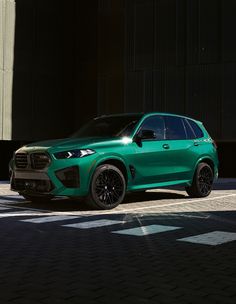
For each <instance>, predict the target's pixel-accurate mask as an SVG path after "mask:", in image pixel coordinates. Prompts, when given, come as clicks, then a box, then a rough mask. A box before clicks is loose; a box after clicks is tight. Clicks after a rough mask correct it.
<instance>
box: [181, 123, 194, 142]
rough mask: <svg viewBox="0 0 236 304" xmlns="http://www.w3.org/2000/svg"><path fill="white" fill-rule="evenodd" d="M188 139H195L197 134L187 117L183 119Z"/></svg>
mask: <svg viewBox="0 0 236 304" xmlns="http://www.w3.org/2000/svg"><path fill="white" fill-rule="evenodd" d="M183 123H184V127H185V131H186V135H187V139H195V138H196V135H195V133H194V131H193V128H192V127H191V126H190V124H189V123H188V122H187V119H183Z"/></svg>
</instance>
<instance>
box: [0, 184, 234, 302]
mask: <svg viewBox="0 0 236 304" xmlns="http://www.w3.org/2000/svg"><path fill="white" fill-rule="evenodd" d="M0 229H1V234H0V237H1V242H0V303H1V304H5V303H16V304H27V303H31V304H38V303H42V304H49V303H50V304H51V303H53V304H62V303H79V304H80V303H96V304H99V303H101V304H106V303H112V304H115V303H125V304H126V303H142V304H144V303H148V304H149V303H150V304H154V303H155V304H159V303H189V304H190V303H193V304H195V303H196V304H199V303H207V304H208V303H210V304H211V303H212V304H213V303H214V304H217V303H222V304H231V303H232V304H233V303H236V254H235V253H236V179H219V181H218V182H217V183H216V184H215V186H214V190H213V191H212V193H211V195H210V196H209V197H207V198H203V199H191V198H189V197H188V196H187V194H186V192H185V191H183V189H181V188H177V187H176V188H175V189H158V190H152V191H146V192H145V193H134V194H129V195H127V197H126V199H125V202H124V203H123V204H122V205H120V206H118V207H117V208H116V209H113V210H109V211H94V210H89V209H88V208H87V207H86V206H85V204H84V203H83V201H75V200H72V201H71V200H67V199H55V200H52V201H51V202H42V203H41V202H39V203H31V202H29V201H26V200H24V199H23V198H22V197H20V196H19V195H18V194H17V193H14V192H11V191H10V190H9V184H8V183H7V182H1V183H0Z"/></svg>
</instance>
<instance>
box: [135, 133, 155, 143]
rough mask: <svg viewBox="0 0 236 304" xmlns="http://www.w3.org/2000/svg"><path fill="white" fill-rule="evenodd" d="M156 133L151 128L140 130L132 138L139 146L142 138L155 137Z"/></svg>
mask: <svg viewBox="0 0 236 304" xmlns="http://www.w3.org/2000/svg"><path fill="white" fill-rule="evenodd" d="M155 138H156V134H155V132H154V131H152V130H141V131H140V132H139V133H138V134H137V135H136V136H135V138H134V141H135V142H136V143H137V145H138V146H141V145H142V144H141V142H142V140H146V139H155Z"/></svg>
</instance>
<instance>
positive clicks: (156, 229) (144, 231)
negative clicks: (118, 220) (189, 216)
mask: <svg viewBox="0 0 236 304" xmlns="http://www.w3.org/2000/svg"><path fill="white" fill-rule="evenodd" d="M181 228H183V227H174V226H164V225H148V226H141V227H137V228H131V229H124V230H117V231H112V233H117V234H127V235H135V236H144V235H148V234H154V233H161V232H166V231H172V230H177V229H181Z"/></svg>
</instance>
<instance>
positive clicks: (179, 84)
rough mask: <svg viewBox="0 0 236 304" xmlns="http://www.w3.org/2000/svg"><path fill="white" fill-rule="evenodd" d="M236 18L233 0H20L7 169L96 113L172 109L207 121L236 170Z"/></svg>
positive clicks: (226, 165)
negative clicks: (28, 146)
mask: <svg viewBox="0 0 236 304" xmlns="http://www.w3.org/2000/svg"><path fill="white" fill-rule="evenodd" d="M5 1H6V2H7V1H9V0H5ZM235 16H236V1H234V0H227V1H224V0H126V1H125V0H94V1H93V0H89V1H82V0H81V1H80V0H58V1H48V0H34V1H33V0H16V1H15V33H14V37H15V39H14V65H13V87H12V98H11V108H12V113H11V136H8V137H9V138H6V137H4V136H3V137H2V138H3V139H8V140H9V141H0V146H2V151H3V153H4V155H5V159H6V162H5V163H4V164H3V163H2V164H1V166H3V167H4V166H5V165H6V163H7V159H8V158H9V157H10V156H11V150H13V148H14V149H15V147H16V146H17V145H20V144H21V143H22V142H27V141H35V140H39V139H43V138H44V139H46V138H55V137H57V138H58V137H64V136H67V135H68V134H70V133H71V132H73V131H74V130H75V129H76V128H78V127H79V126H80V125H81V124H82V123H84V122H85V121H86V120H88V119H90V118H92V117H94V116H96V115H100V114H106V113H118V112H140V111H142V112H146V111H165V112H173V113H179V114H185V115H189V116H191V117H193V118H196V119H199V120H201V121H203V122H204V124H205V126H206V127H207V129H208V130H209V132H210V134H211V135H212V137H213V138H215V139H216V141H217V143H218V146H219V155H220V160H221V168H220V174H221V175H222V176H235V173H234V170H233V169H232V165H231V162H230V158H231V157H233V156H234V154H235V153H236V144H235V143H236V124H235V116H236V102H235V101H236V38H235V37H236V35H235V31H236V18H235ZM2 100H3V99H2ZM2 124H4V121H3V122H2ZM4 168H5V169H4ZM4 168H3V169H2V172H6V166H5V167H4ZM2 175H5V173H4V174H3V173H2ZM0 178H1V176H0Z"/></svg>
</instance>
